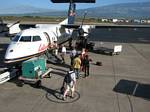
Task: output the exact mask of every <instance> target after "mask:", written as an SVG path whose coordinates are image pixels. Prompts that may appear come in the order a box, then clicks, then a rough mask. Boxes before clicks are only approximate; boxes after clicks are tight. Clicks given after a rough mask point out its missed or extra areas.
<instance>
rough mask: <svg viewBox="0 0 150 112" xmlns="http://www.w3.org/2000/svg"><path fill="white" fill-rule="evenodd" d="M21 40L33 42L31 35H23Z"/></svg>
mask: <svg viewBox="0 0 150 112" xmlns="http://www.w3.org/2000/svg"><path fill="white" fill-rule="evenodd" d="M20 42H31V36H21V38H20Z"/></svg>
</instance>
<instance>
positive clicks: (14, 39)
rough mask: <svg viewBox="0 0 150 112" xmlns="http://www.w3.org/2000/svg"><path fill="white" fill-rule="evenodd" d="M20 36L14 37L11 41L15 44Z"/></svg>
mask: <svg viewBox="0 0 150 112" xmlns="http://www.w3.org/2000/svg"><path fill="white" fill-rule="evenodd" d="M19 37H20V35H16V36H15V37H14V38H12V41H14V42H17V41H18V40H19Z"/></svg>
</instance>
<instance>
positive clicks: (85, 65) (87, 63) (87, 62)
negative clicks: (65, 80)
mask: <svg viewBox="0 0 150 112" xmlns="http://www.w3.org/2000/svg"><path fill="white" fill-rule="evenodd" d="M89 68H90V60H89V56H88V55H86V56H85V58H84V59H83V69H84V77H87V76H89Z"/></svg>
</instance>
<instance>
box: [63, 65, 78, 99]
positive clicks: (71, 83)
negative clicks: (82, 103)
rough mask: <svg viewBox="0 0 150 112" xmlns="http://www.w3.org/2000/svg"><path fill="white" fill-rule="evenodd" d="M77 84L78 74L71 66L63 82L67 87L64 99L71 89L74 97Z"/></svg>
mask: <svg viewBox="0 0 150 112" xmlns="http://www.w3.org/2000/svg"><path fill="white" fill-rule="evenodd" d="M75 85H76V74H75V72H74V71H73V70H72V68H70V71H68V73H67V74H66V76H65V78H64V82H63V86H64V87H65V90H64V94H63V100H66V95H67V94H68V92H70V91H71V98H74V92H75Z"/></svg>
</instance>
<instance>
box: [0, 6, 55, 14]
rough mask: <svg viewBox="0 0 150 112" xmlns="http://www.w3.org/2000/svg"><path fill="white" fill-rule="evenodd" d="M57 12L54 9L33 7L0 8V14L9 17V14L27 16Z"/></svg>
mask: <svg viewBox="0 0 150 112" xmlns="http://www.w3.org/2000/svg"><path fill="white" fill-rule="evenodd" d="M52 11H57V10H54V9H44V8H37V7H33V6H26V5H21V6H16V7H10V8H0V14H1V15H2V14H4V15H9V14H29V13H42V12H52Z"/></svg>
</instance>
